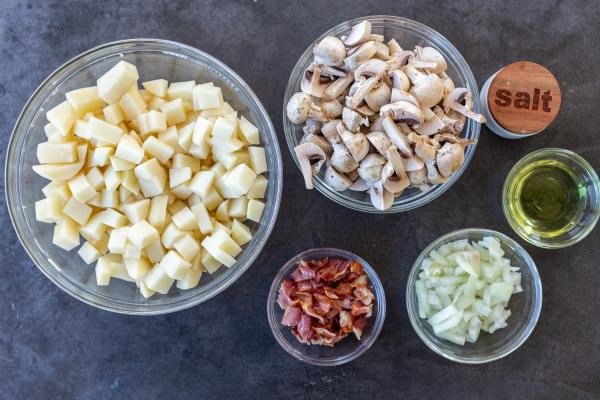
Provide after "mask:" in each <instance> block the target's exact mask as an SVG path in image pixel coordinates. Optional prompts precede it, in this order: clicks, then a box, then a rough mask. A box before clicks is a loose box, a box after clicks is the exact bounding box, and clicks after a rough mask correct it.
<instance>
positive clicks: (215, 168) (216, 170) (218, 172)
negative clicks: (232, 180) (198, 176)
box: [209, 162, 227, 178]
mask: <svg viewBox="0 0 600 400" xmlns="http://www.w3.org/2000/svg"><path fill="white" fill-rule="evenodd" d="M209 171H211V172H212V173H213V174H215V178H220V177H222V176H223V175H225V174H226V173H227V168H225V166H224V165H223V164H221V163H220V162H217V163H215V164H213V165H212V166H211V167H210V169H209Z"/></svg>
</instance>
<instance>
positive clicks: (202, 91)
mask: <svg viewBox="0 0 600 400" xmlns="http://www.w3.org/2000/svg"><path fill="white" fill-rule="evenodd" d="M193 104H194V110H195V111H197V110H206V109H209V108H217V107H221V106H222V105H223V92H222V91H221V88H220V87H216V86H209V85H198V86H196V87H194V90H193Z"/></svg>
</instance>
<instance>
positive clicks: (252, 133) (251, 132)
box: [239, 115, 260, 144]
mask: <svg viewBox="0 0 600 400" xmlns="http://www.w3.org/2000/svg"><path fill="white" fill-rule="evenodd" d="M239 125H240V131H241V132H242V136H244V139H245V140H246V142H248V144H260V136H259V134H258V128H257V127H256V126H254V125H253V124H252V123H251V122H250V121H248V120H247V119H246V118H244V116H243V115H242V116H241V117H240V123H239Z"/></svg>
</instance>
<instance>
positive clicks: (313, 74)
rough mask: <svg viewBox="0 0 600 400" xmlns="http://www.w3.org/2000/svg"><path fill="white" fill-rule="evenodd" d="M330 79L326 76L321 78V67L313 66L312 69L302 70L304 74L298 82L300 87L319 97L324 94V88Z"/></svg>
mask: <svg viewBox="0 0 600 400" xmlns="http://www.w3.org/2000/svg"><path fill="white" fill-rule="evenodd" d="M330 83H331V81H330V80H329V79H328V78H324V81H322V80H321V68H319V67H317V68H314V69H313V70H312V71H310V70H308V69H307V70H306V71H304V76H303V78H302V81H301V82H300V89H301V90H302V91H303V92H304V93H306V94H309V95H311V96H314V97H318V98H321V97H323V95H325V90H327V87H328V86H329V84H330Z"/></svg>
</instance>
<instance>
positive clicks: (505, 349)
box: [406, 228, 542, 364]
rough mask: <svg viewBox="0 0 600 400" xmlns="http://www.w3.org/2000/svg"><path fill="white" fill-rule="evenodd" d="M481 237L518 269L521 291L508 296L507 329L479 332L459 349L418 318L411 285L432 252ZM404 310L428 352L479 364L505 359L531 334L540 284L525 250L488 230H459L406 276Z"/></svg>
mask: <svg viewBox="0 0 600 400" xmlns="http://www.w3.org/2000/svg"><path fill="white" fill-rule="evenodd" d="M485 236H491V237H494V238H496V239H498V240H499V241H500V245H501V246H502V250H504V251H505V254H504V257H506V258H508V259H509V260H510V264H511V265H512V266H513V267H519V268H521V270H520V271H519V272H521V286H522V287H523V292H521V293H516V294H514V295H512V296H511V297H510V301H509V303H508V308H509V309H510V311H511V316H510V317H509V318H508V320H507V321H506V322H507V324H508V326H507V327H505V328H502V329H499V330H497V331H496V332H494V333H493V334H491V335H490V334H488V333H485V332H482V333H481V335H480V336H479V339H478V340H477V341H476V342H475V343H468V342H467V343H465V344H464V346H460V345H458V344H454V343H452V342H449V341H447V340H445V339H442V338H439V337H437V336H436V335H435V334H434V332H433V329H432V327H431V325H429V324H428V323H427V320H426V319H423V318H420V317H419V307H418V302H417V294H416V290H415V282H416V281H417V279H418V277H419V272H420V270H421V268H420V267H421V264H422V262H423V260H424V259H425V258H426V257H428V256H429V254H430V253H431V251H432V250H435V249H438V248H439V247H440V246H441V245H443V244H446V243H449V242H453V241H455V240H461V239H468V240H469V241H473V240H474V241H479V240H481V239H482V238H484V237H485ZM406 307H407V308H408V316H409V318H410V322H411V324H412V326H413V328H414V329H415V331H416V332H417V334H418V335H419V337H420V338H421V339H422V340H423V342H425V344H426V345H427V346H428V347H429V348H430V349H431V350H433V351H435V352H436V353H438V354H440V355H441V356H443V357H446V358H447V359H449V360H452V361H456V362H460V363H465V364H481V363H486V362H490V361H494V360H498V359H500V358H502V357H506V356H507V355H509V354H510V353H512V352H513V351H515V350H516V349H517V348H519V346H521V345H522V344H523V343H524V342H525V340H527V338H528V337H529V335H531V332H532V331H533V328H534V327H535V325H536V323H537V321H538V318H539V316H540V312H541V310H542V282H541V280H540V276H539V274H538V271H537V268H536V266H535V263H534V262H533V260H532V259H531V257H530V256H529V254H528V253H527V251H525V249H524V248H523V247H521V246H520V245H519V244H518V243H517V242H515V241H514V240H513V239H511V238H509V237H508V236H506V235H504V234H502V233H500V232H496V231H492V230H489V229H479V228H468V229H462V230H458V231H454V232H450V233H448V234H446V235H444V236H442V237H440V238H438V239H436V240H435V241H434V242H433V243H431V244H430V245H429V246H427V248H426V249H425V250H423V252H422V253H421V254H420V255H419V258H417V260H416V261H415V264H414V265H413V267H412V270H411V272H410V275H409V276H408V282H407V286H406Z"/></svg>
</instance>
